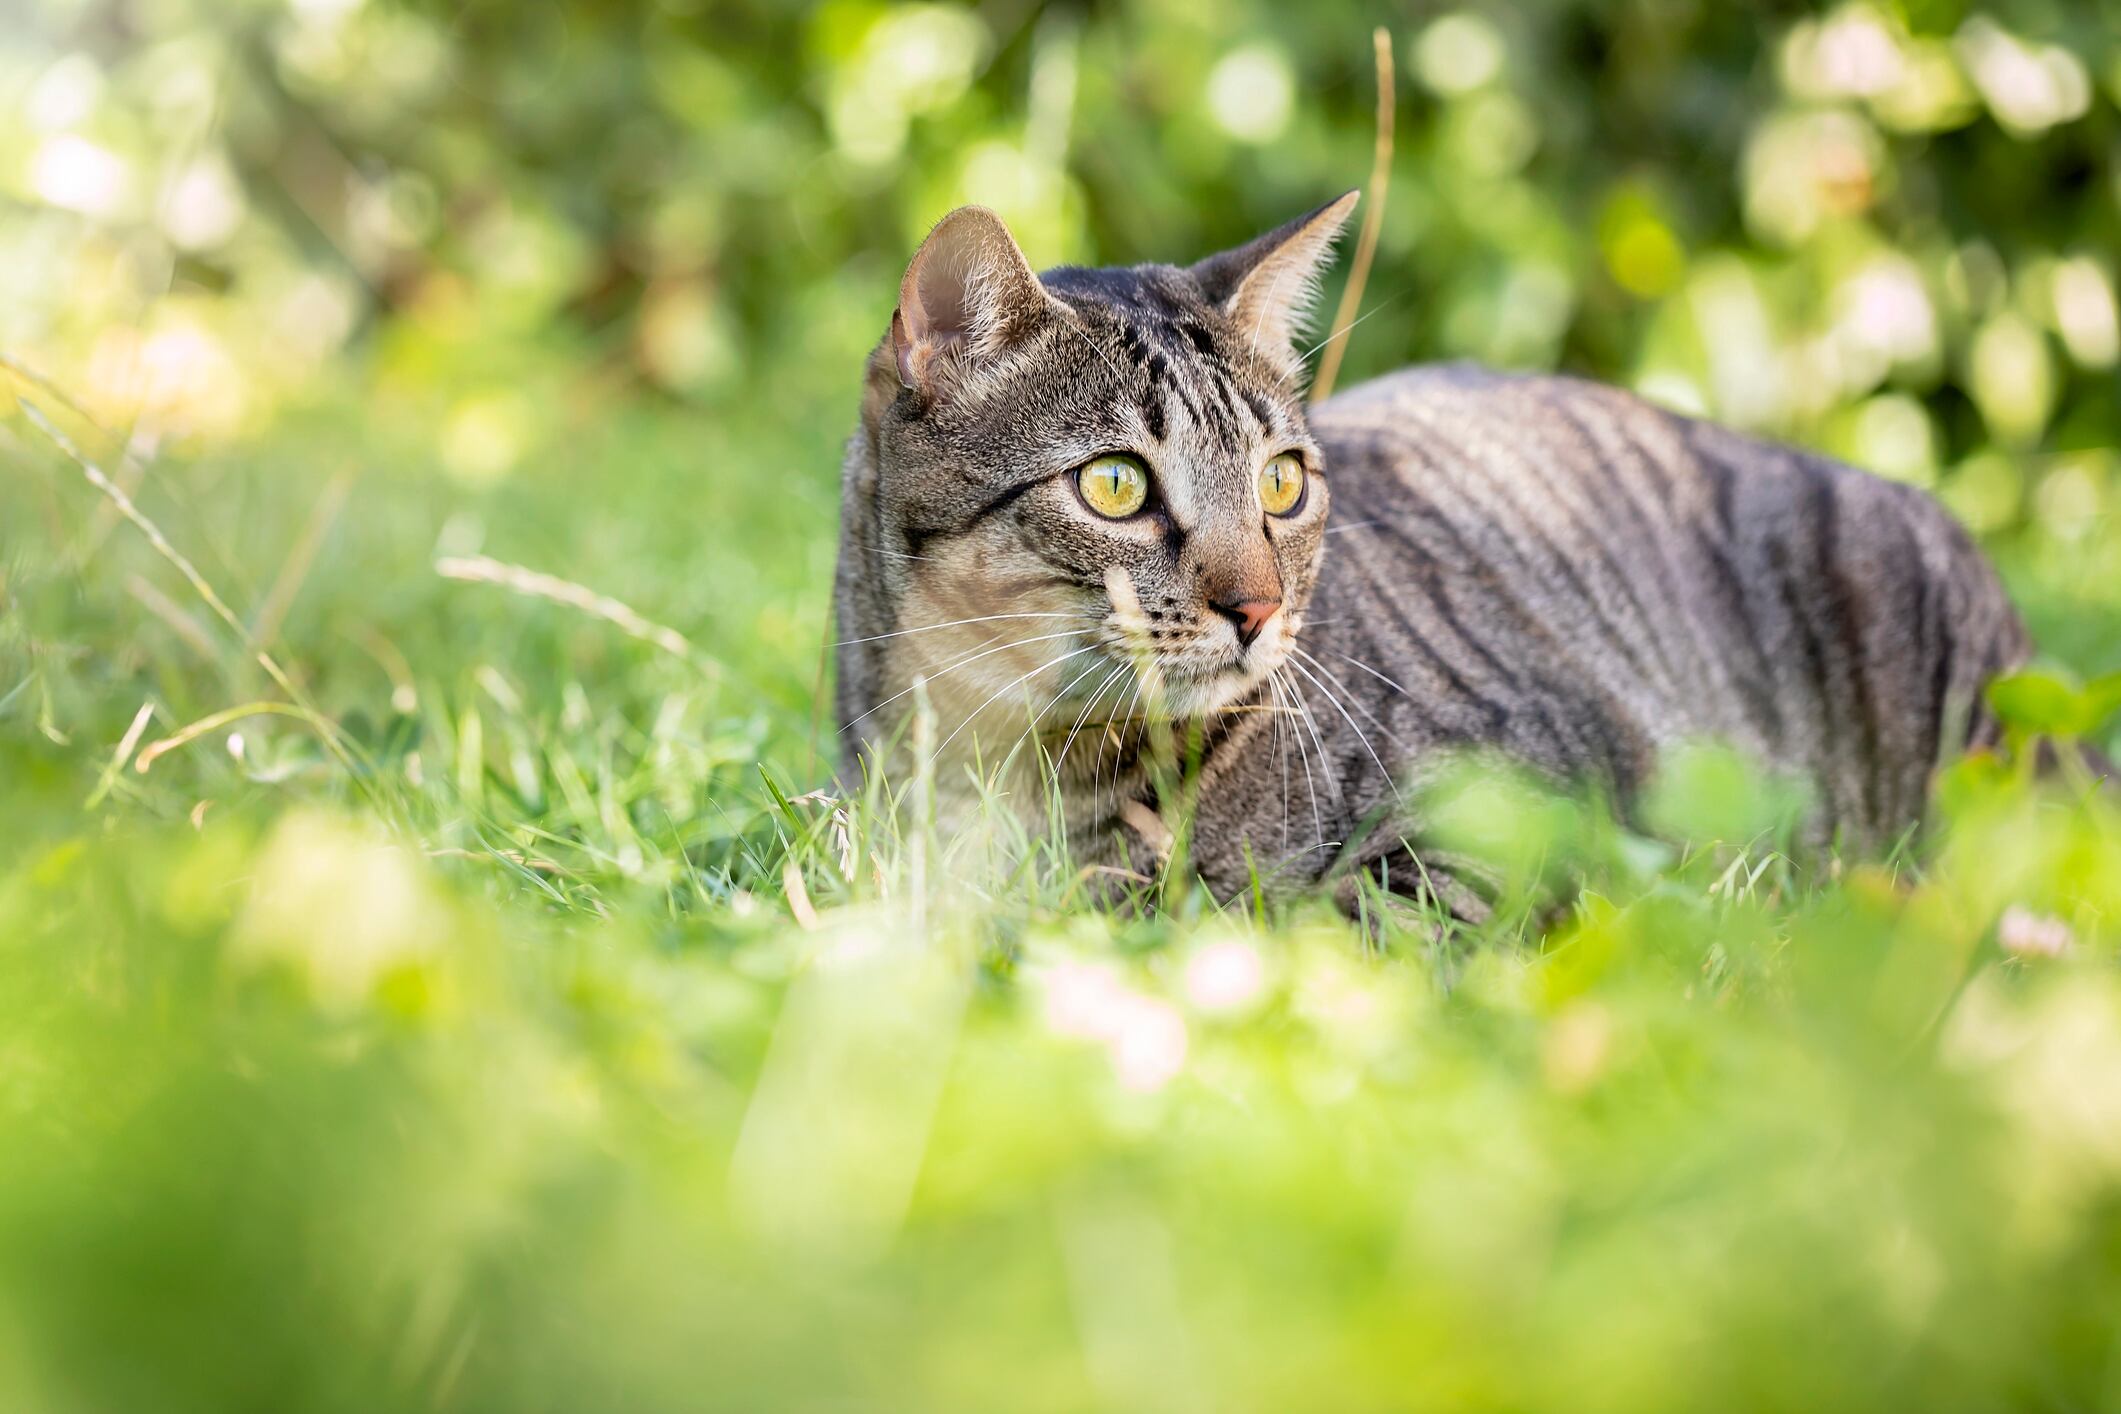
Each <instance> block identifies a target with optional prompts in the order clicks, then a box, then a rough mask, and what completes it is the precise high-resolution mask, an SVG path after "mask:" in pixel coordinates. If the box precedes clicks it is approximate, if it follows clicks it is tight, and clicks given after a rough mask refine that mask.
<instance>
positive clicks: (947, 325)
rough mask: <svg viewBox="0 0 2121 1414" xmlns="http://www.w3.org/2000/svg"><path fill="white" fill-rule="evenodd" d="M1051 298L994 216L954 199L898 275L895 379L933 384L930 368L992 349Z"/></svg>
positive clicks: (921, 387)
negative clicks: (903, 274) (956, 204)
mask: <svg viewBox="0 0 2121 1414" xmlns="http://www.w3.org/2000/svg"><path fill="white" fill-rule="evenodd" d="M1051 303H1052V299H1051V297H1050V296H1049V295H1047V293H1046V288H1045V286H1043V285H1041V284H1039V282H1038V276H1037V274H1036V273H1034V272H1033V271H1032V269H1031V262H1030V261H1028V260H1026V259H1024V253H1023V251H1022V250H1020V249H1018V247H1017V244H1016V238H1015V237H1014V236H1011V235H1010V234H1009V228H1008V227H1007V226H1004V225H1003V224H1002V218H1001V217H999V216H997V215H995V214H994V213H993V212H992V211H989V210H988V209H987V208H986V207H984V206H960V207H959V208H958V209H957V210H955V211H953V212H951V213H950V214H949V215H948V216H945V217H944V218H943V219H942V220H940V221H938V222H937V223H936V225H935V229H934V230H933V231H930V232H929V233H928V239H927V240H925V241H923V242H921V248H920V249H919V250H918V251H916V252H915V253H914V256H913V263H912V264H911V265H908V266H907V267H906V278H905V279H904V280H902V281H900V282H899V287H898V308H897V309H896V310H894V311H893V312H892V315H891V347H892V351H893V353H894V354H895V355H896V356H897V360H898V377H899V382H901V383H903V384H905V385H906V386H907V387H908V388H913V389H916V390H918V391H921V392H933V391H934V386H935V378H936V375H937V373H938V372H940V371H941V370H943V369H944V368H947V367H950V366H952V365H955V364H960V363H964V362H968V361H972V360H977V359H981V358H987V357H991V356H992V355H994V354H997V353H1000V352H1001V351H1002V350H1003V349H1005V348H1007V347H1008V346H1009V345H1010V344H1012V343H1014V342H1015V341H1016V340H1018V339H1020V338H1022V337H1023V336H1024V335H1025V334H1026V333H1028V332H1029V331H1030V329H1031V328H1032V326H1033V325H1034V324H1036V323H1037V322H1038V321H1039V320H1040V319H1041V318H1043V317H1044V315H1045V314H1046V312H1047V310H1048V308H1049V306H1050V305H1051Z"/></svg>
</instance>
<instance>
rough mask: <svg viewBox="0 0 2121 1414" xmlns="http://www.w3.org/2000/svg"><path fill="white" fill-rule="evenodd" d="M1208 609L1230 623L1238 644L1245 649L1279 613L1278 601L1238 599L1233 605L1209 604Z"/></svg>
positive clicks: (1279, 602)
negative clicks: (1235, 632)
mask: <svg viewBox="0 0 2121 1414" xmlns="http://www.w3.org/2000/svg"><path fill="white" fill-rule="evenodd" d="M1208 607H1209V608H1211V609H1213V610H1214V611H1215V612H1216V613H1218V614H1221V615H1222V616H1223V617H1224V618H1226V619H1228V620H1229V621H1230V625H1231V627H1233V628H1235V629H1236V630H1237V641H1238V643H1239V644H1240V645H1241V646H1243V647H1246V648H1250V647H1251V646H1252V640H1253V639H1255V638H1257V637H1259V631H1260V630H1261V629H1263V628H1265V627H1266V626H1267V620H1269V619H1271V618H1273V617H1274V616H1275V615H1276V614H1278V613H1280V612H1281V600H1279V599H1240V600H1239V601H1237V602H1236V603H1234V604H1224V603H1220V602H1210V603H1209V605H1208Z"/></svg>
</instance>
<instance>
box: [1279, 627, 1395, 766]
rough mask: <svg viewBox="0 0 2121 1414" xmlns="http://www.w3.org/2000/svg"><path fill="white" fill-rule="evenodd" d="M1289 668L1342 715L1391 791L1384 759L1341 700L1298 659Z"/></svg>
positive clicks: (1291, 662)
mask: <svg viewBox="0 0 2121 1414" xmlns="http://www.w3.org/2000/svg"><path fill="white" fill-rule="evenodd" d="M1297 651H1298V652H1302V651H1303V650H1301V649H1298V650H1297ZM1304 656H1305V657H1310V655H1309V654H1308V653H1306V654H1304ZM1314 661H1315V660H1314ZM1289 666H1290V667H1292V668H1294V669H1296V671H1298V672H1299V673H1302V674H1303V675H1304V677H1305V679H1306V680H1308V681H1309V682H1310V683H1311V685H1312V686H1313V687H1316V688H1317V689H1318V690H1319V691H1320V692H1322V693H1324V694H1325V695H1326V701H1327V702H1328V703H1330V704H1331V705H1332V707H1333V710H1334V711H1336V712H1338V713H1340V719H1341V720H1342V721H1343V722H1346V723H1347V724H1348V730H1349V731H1351V732H1353V733H1355V739H1356V740H1357V741H1359V742H1361V743H1362V749H1363V750H1364V751H1367V752H1369V753H1370V759H1371V760H1372V761H1374V762H1376V763H1377V774H1378V775H1380V776H1382V777H1384V783H1385V788H1386V789H1387V790H1389V789H1391V786H1392V773H1391V772H1390V771H1388V770H1386V769H1385V763H1384V758H1382V757H1380V756H1379V755H1378V754H1377V748H1376V747H1374V746H1372V745H1371V744H1370V738H1369V737H1368V736H1366V735H1364V733H1363V729H1362V728H1361V727H1358V726H1356V725H1355V719H1354V718H1353V717H1351V716H1349V715H1348V709H1347V708H1346V707H1344V706H1342V705H1341V701H1340V699H1339V698H1337V697H1335V696H1334V695H1333V691H1332V689H1331V688H1329V687H1327V686H1326V685H1325V684H1324V683H1323V682H1320V681H1319V680H1318V678H1317V677H1315V676H1313V675H1312V672H1311V670H1310V669H1309V668H1306V667H1305V666H1304V665H1303V664H1302V663H1299V662H1297V661H1296V659H1294V658H1291V659H1290V660H1289Z"/></svg>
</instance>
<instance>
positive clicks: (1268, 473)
mask: <svg viewBox="0 0 2121 1414" xmlns="http://www.w3.org/2000/svg"><path fill="white" fill-rule="evenodd" d="M1303 499H1304V464H1303V462H1302V461H1301V460H1300V459H1299V458H1298V457H1297V455H1296V453H1294V452H1283V453H1282V454H1281V455H1280V456H1278V457H1276V458H1274V460H1272V461H1270V462H1268V463H1267V464H1266V465H1265V466H1263V467H1261V468H1260V469H1259V503H1260V505H1261V506H1263V507H1265V508H1266V512H1267V514H1268V515H1270V516H1285V515H1287V514H1289V513H1290V512H1291V511H1293V510H1295V509H1296V508H1297V507H1298V506H1300V505H1302V504H1303Z"/></svg>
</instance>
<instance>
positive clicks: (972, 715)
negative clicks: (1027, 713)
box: [935, 643, 1097, 758]
mask: <svg viewBox="0 0 2121 1414" xmlns="http://www.w3.org/2000/svg"><path fill="white" fill-rule="evenodd" d="M1096 651H1097V645H1096V644H1094V643H1093V644H1091V645H1090V646H1089V647H1087V648H1078V649H1076V650H1075V651H1074V652H1072V653H1063V654H1061V655H1060V657H1058V658H1055V659H1053V660H1052V661H1050V662H1045V663H1040V664H1039V665H1038V666H1037V667H1035V668H1033V669H1032V670H1031V671H1030V672H1028V673H1025V674H1023V675H1022V676H1020V677H1017V678H1015V679H1012V680H1011V681H1009V682H1007V683H1004V684H1003V685H1002V686H1001V687H1000V688H998V689H996V690H995V691H994V692H993V693H992V694H990V695H989V696H988V698H987V700H986V701H985V702H982V703H980V705H979V706H977V707H975V708H973V709H972V710H971V711H970V712H968V713H966V714H965V720H964V721H962V722H959V723H958V724H957V728H956V730H954V731H952V732H951V733H950V735H948V736H946V737H944V738H943V740H942V744H941V745H939V746H937V747H936V748H935V754H936V756H937V757H938V758H940V757H941V756H942V754H943V752H944V751H945V750H947V749H948V748H949V746H950V743H951V742H953V741H956V740H957V739H958V737H959V736H961V735H963V733H964V730H965V728H967V727H969V726H971V725H972V724H973V723H974V722H976V721H978V720H979V714H980V713H982V712H984V711H986V710H987V709H988V708H989V707H992V706H993V705H994V704H995V703H996V702H999V701H1000V700H1001V699H1002V697H1003V695H1004V694H1006V693H1008V692H1011V691H1013V690H1014V689H1016V688H1017V687H1019V686H1021V685H1022V684H1024V683H1027V682H1029V681H1030V680H1031V679H1033V678H1035V677H1037V676H1038V675H1039V674H1040V673H1043V672H1045V671H1046V670H1047V669H1049V668H1057V667H1059V666H1060V665H1061V664H1063V663H1065V662H1067V661H1068V660H1069V659H1071V658H1080V657H1082V656H1083V654H1085V653H1095V652H1096Z"/></svg>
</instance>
